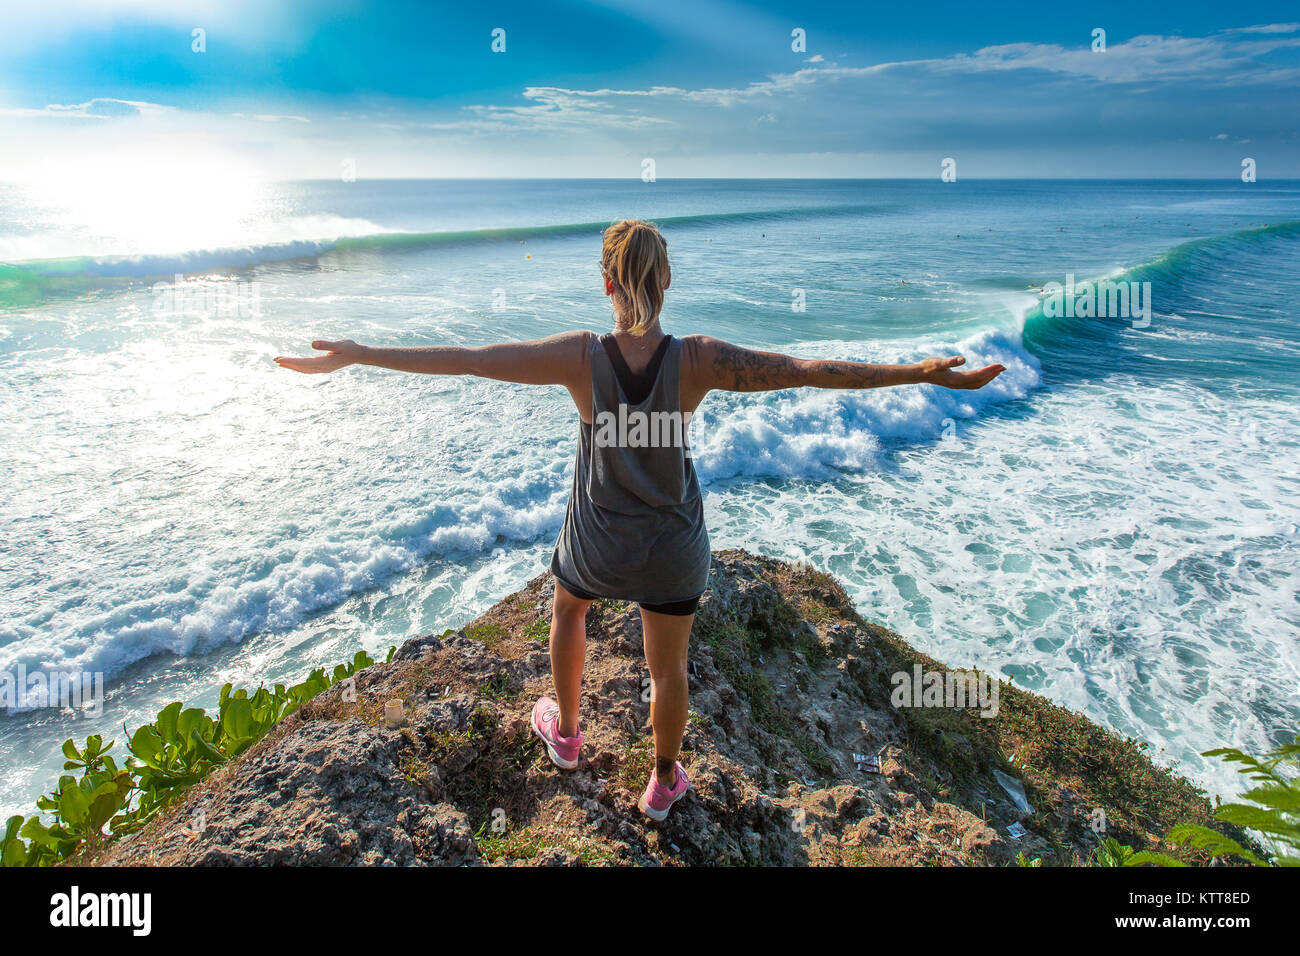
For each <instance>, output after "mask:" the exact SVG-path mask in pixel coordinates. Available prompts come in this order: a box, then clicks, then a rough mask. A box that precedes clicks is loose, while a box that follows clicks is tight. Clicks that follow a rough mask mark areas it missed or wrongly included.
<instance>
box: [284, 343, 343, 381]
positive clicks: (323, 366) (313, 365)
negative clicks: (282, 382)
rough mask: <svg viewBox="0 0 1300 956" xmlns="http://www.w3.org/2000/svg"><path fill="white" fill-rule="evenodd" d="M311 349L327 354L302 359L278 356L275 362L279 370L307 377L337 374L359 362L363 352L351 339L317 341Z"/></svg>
mask: <svg viewBox="0 0 1300 956" xmlns="http://www.w3.org/2000/svg"><path fill="white" fill-rule="evenodd" d="M311 347H312V348H314V349H320V350H321V351H322V352H326V353H327V354H326V355H307V356H303V357H302V358H290V357H288V356H284V355H278V356H276V359H275V361H276V363H277V364H278V365H279V366H280V367H281V368H290V369H293V370H294V371H295V372H303V373H304V374H308V375H318V374H320V373H321V372H337V371H338V370H339V369H341V368H346V367H347V366H349V365H352V364H354V363H356V362H358V361H360V358H361V353H362V352H363V351H364V350H365V346H364V345H358V344H357V343H356V342H353V341H352V340H351V339H344V340H343V341H341V342H324V341H321V340H319V339H318V340H317V341H315V342H313V343H312V344H311Z"/></svg>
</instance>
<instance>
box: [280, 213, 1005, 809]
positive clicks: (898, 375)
mask: <svg viewBox="0 0 1300 956" xmlns="http://www.w3.org/2000/svg"><path fill="white" fill-rule="evenodd" d="M601 272H602V274H603V275H604V279H605V294H606V295H607V296H609V297H610V301H611V304H612V306H613V311H614V331H613V332H612V333H609V334H606V335H602V336H596V335H593V334H592V333H590V332H586V331H579V332H565V333H562V334H560V335H553V336H551V337H550V338H545V339H538V340H536V341H532V342H512V343H503V344H499V345H483V346H478V347H476V348H457V347H451V346H446V347H444V346H432V347H426V348H397V349H387V348H370V347H367V346H363V345H358V344H357V343H355V342H352V341H343V342H313V343H312V348H315V349H321V350H324V351H325V352H326V353H327V354H325V355H318V356H313V357H310V358H277V359H276V361H277V362H278V363H279V364H280V365H282V366H284V367H285V368H290V369H294V370H295V371H299V372H333V371H336V370H338V369H340V368H343V367H344V366H347V365H375V366H379V367H380V368H389V369H395V370H398V371H403V372H424V373H429V374H435V375H478V376H481V377H484V378H493V379H498V380H501V381H506V382H519V383H522V384H525V385H563V386H564V387H565V388H567V389H568V390H569V394H570V395H571V396H572V397H573V403H574V405H576V406H577V409H578V417H579V418H580V419H581V421H582V425H581V428H580V434H579V440H578V455H577V463H576V467H575V469H574V476H573V492H572V494H571V495H570V498H569V507H568V512H567V514H566V515H565V520H564V527H563V528H562V529H561V531H560V536H559V541H558V542H557V544H556V547H555V553H554V555H553V556H552V558H551V573H552V574H554V576H555V602H554V608H553V611H552V614H551V674H552V678H553V680H554V682H555V699H554V700H552V699H551V698H549V697H543V698H541V700H539V701H538V702H537V704H536V705H535V706H534V708H533V713H532V726H533V730H534V731H535V732H536V733H537V735H538V736H539V737H541V738H542V740H543V741H544V742H545V744H546V749H547V752H548V753H549V755H550V757H551V760H552V761H553V762H554V763H555V764H556V765H557V766H559V767H561V768H563V769H566V770H572V769H573V768H575V767H577V766H578V758H579V754H580V753H581V750H582V730H581V728H580V726H579V723H578V704H579V699H580V694H581V686H582V667H583V660H584V657H585V652H586V628H585V618H586V614H587V608H589V607H590V606H591V602H592V601H594V600H596V599H597V598H615V599H619V600H628V601H636V602H637V603H638V604H639V605H640V610H641V623H642V632H643V635H644V642H645V656H646V663H647V664H648V665H649V668H650V680H651V697H650V723H651V727H652V728H653V731H654V746H655V769H654V771H653V772H652V774H651V776H650V780H649V782H648V783H647V785H646V790H645V793H644V795H643V796H642V797H641V800H640V807H641V810H642V811H643V812H644V813H645V814H646V815H647V816H649V817H650V818H651V819H654V820H663V819H664V818H665V817H666V816H667V815H668V810H669V808H670V807H671V806H672V805H673V804H674V803H676V802H677V800H679V799H680V798H681V797H682V795H683V794H685V793H686V791H687V789H688V788H689V786H690V782H689V781H688V779H687V777H686V773H685V771H684V770H683V769H682V765H681V764H680V763H678V762H677V756H678V752H679V750H680V748H681V742H682V734H683V732H684V731H685V728H686V716H687V682H686V656H687V643H688V640H689V638H690V634H691V625H692V624H693V622H694V620H695V609H696V606H697V605H698V604H699V601H700V596H701V595H702V594H703V593H704V589H705V585H706V584H707V582H708V573H709V539H708V534H707V532H706V531H705V528H704V512H703V508H702V504H701V499H700V488H699V482H698V481H697V479H696V475H695V468H694V466H693V465H692V463H691V458H690V453H689V446H688V443H687V442H686V437H685V432H686V425H687V424H688V423H689V417H690V415H691V414H692V413H693V412H694V411H695V410H696V408H698V407H699V404H700V402H701V401H702V400H703V398H704V396H705V395H707V394H708V393H709V392H710V391H712V390H713V389H725V390H728V391H736V392H761V391H770V390H773V389H781V388H800V387H809V388H882V387H885V386H889V385H908V384H913V383H920V382H928V383H930V384H933V385H942V386H944V387H946V388H963V389H964V388H981V387H982V386H984V385H987V384H988V383H989V382H991V381H992V380H993V379H994V378H996V377H997V376H998V375H999V374H1000V373H1001V372H1002V371H1003V367H1002V366H1001V365H990V366H988V367H986V368H983V369H980V370H979V371H975V372H960V371H956V369H957V367H958V366H960V365H962V364H964V362H965V359H963V358H961V357H959V356H953V357H951V358H929V359H926V360H924V361H922V362H919V363H917V364H915V365H871V364H868V363H864V362H840V361H834V360H828V361H823V360H818V359H799V358H792V357H791V356H788V355H781V354H778V353H775V352H756V351H753V350H751V349H746V348H741V347H740V346H736V345H731V344H729V343H727V342H723V341H720V340H718V339H714V338H710V337H708V336H704V335H688V336H686V337H685V338H682V339H678V338H674V337H673V336H669V335H666V334H665V333H664V332H663V330H662V328H660V324H659V312H660V309H661V308H662V306H663V300H664V292H665V291H667V289H668V285H669V280H670V272H669V267H668V245H667V243H666V242H665V241H664V239H663V237H662V236H660V234H659V231H658V230H657V229H656V228H655V227H654V226H653V225H651V224H650V223H646V222H639V221H633V220H624V221H622V222H617V223H615V224H614V225H612V226H610V227H609V229H607V230H606V231H605V235H604V248H603V252H602V255H601Z"/></svg>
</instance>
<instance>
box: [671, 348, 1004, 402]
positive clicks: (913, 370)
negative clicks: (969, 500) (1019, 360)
mask: <svg viewBox="0 0 1300 956" xmlns="http://www.w3.org/2000/svg"><path fill="white" fill-rule="evenodd" d="M687 342H689V343H690V344H691V351H692V352H693V353H694V354H693V359H694V361H693V362H692V363H691V364H692V366H693V372H694V374H693V375H692V376H691V378H692V379H693V380H694V384H695V386H696V388H695V390H696V391H697V392H698V394H699V396H700V397H701V398H702V397H703V396H704V394H705V393H706V392H708V391H711V390H712V389H724V390H726V391H731V392H767V391H773V390H775V389H780V388H885V387H887V386H890V385H914V384H919V383H922V382H926V383H929V384H931V385H942V386H944V387H945V388H962V389H967V388H982V387H984V386H985V385H987V384H988V383H989V382H991V381H993V379H995V378H997V377H998V376H999V375H1001V374H1002V373H1003V372H1004V371H1006V369H1005V368H1004V367H1003V366H1001V365H989V366H986V367H984V368H982V369H978V370H976V371H972V372H958V371H954V369H956V368H957V367H958V366H961V365H964V364H965V363H966V360H965V359H964V358H962V357H961V356H960V355H953V356H950V357H948V358H928V359H923V360H922V361H920V362H916V363H915V364H912V365H873V364H871V363H869V362H843V361H837V360H834V359H801V358H795V357H793V356H790V355H782V354H781V353H780V352H758V351H755V350H753V349H747V348H742V347H741V346H739V345H732V344H731V343H730V342H724V341H722V340H721V339H715V338H710V337H709V336H705V335H698V336H695V335H693V336H690V338H689V339H687Z"/></svg>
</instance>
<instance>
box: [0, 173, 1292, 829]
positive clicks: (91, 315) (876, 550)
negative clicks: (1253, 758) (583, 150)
mask: <svg viewBox="0 0 1300 956" xmlns="http://www.w3.org/2000/svg"><path fill="white" fill-rule="evenodd" d="M625 216H634V217H644V218H653V219H656V220H657V221H659V222H660V223H661V224H662V226H663V228H664V231H665V234H666V236H667V238H668V241H669V246H670V253H671V256H672V260H673V284H672V289H671V291H670V292H669V294H668V298H667V305H666V309H665V314H664V324H665V327H666V328H667V330H668V331H670V332H674V333H677V334H689V333H692V332H705V333H709V334H712V335H716V336H720V337H723V338H728V339H731V340H734V341H737V342H740V343H743V344H747V345H753V346H760V347H769V348H781V349H786V350H789V351H792V352H795V353H797V354H801V355H808V356H827V357H829V356H837V357H842V358H855V359H869V360H877V361H891V362H892V361H906V360H910V359H915V358H919V357H922V356H924V355H927V354H941V353H948V352H955V351H960V352H962V353H963V354H965V355H967V356H968V357H969V359H970V361H971V363H972V364H976V365H978V364H984V363H987V362H994V361H997V362H1001V363H1002V364H1004V365H1006V366H1007V368H1008V371H1007V372H1006V373H1005V374H1004V375H1003V376H1002V377H1001V378H1000V379H998V380H997V381H996V382H995V383H994V385H992V386H990V387H989V388H987V389H985V390H983V391H981V392H979V393H954V392H945V391H941V390H937V389H933V388H931V387H928V386H924V387H916V388H907V389H894V390H885V391H876V392H858V393H847V392H814V391H807V392H797V393H796V392H790V393H772V394H767V395H756V396H739V395H726V394H715V395H713V396H711V397H710V398H709V399H708V400H707V401H706V403H705V406H704V407H703V409H702V415H701V419H700V421H699V423H698V426H697V429H698V431H697V434H696V440H695V446H696V449H697V464H698V466H699V469H700V473H701V476H702V479H703V480H704V482H705V487H706V513H707V515H708V519H709V522H710V528H711V533H712V537H713V541H714V546H715V547H735V546H743V547H746V548H749V549H751V550H756V551H762V552H766V553H770V554H773V555H777V556H780V557H787V558H799V559H804V560H809V561H812V562H814V563H816V564H818V565H819V566H822V567H824V568H827V569H828V570H830V571H833V572H834V573H836V574H837V575H839V576H840V577H841V578H842V579H843V580H844V581H845V582H846V583H847V585H848V587H849V589H850V591H851V593H852V595H853V597H854V599H855V600H856V601H857V602H858V604H859V605H860V607H861V608H862V610H863V613H864V614H865V615H866V616H867V617H869V618H872V619H875V620H878V621H880V622H882V623H884V624H886V625H888V626H890V627H892V628H895V629H896V630H898V631H899V632H900V633H902V634H903V635H905V636H906V637H907V638H908V639H909V640H910V641H912V642H913V643H914V644H915V645H917V646H918V647H920V648H921V649H923V650H925V651H926V652H928V653H931V654H933V655H935V656H937V657H939V658H941V659H943V660H945V661H948V662H951V663H953V664H959V665H978V666H980V667H982V668H986V669H990V670H994V671H997V672H999V673H1001V674H1002V675H1004V676H1006V677H1008V678H1011V679H1013V680H1015V681H1016V682H1017V683H1018V684H1020V685H1021V686H1025V687H1028V688H1030V689H1033V690H1036V691H1040V692H1042V693H1045V694H1047V695H1048V696H1049V697H1051V698H1052V699H1054V700H1057V701H1059V702H1061V703H1063V704H1066V705H1068V706H1070V707H1073V708H1076V709H1078V710H1081V711H1083V712H1084V713H1086V714H1088V715H1089V716H1091V717H1093V718H1094V719H1097V720H1099V721H1100V722H1102V723H1104V724H1106V725H1107V726H1110V727H1112V728H1114V729H1116V730H1117V731H1120V732H1121V733H1124V734H1130V735H1133V736H1136V737H1139V738H1142V739H1144V740H1147V741H1150V742H1151V743H1152V744H1153V749H1154V750H1155V751H1156V755H1157V757H1158V759H1161V760H1163V761H1165V762H1166V763H1176V764H1178V765H1179V766H1180V768H1181V769H1182V770H1183V771H1184V772H1186V773H1188V774H1190V775H1191V776H1192V777H1193V778H1194V779H1196V780H1197V781H1199V782H1200V783H1202V784H1203V785H1205V786H1207V787H1210V788H1211V789H1213V790H1216V791H1218V792H1225V793H1226V792H1229V791H1231V790H1233V789H1236V788H1237V782H1236V780H1235V779H1234V775H1232V774H1229V773H1224V772H1223V771H1222V769H1221V768H1220V767H1218V766H1217V765H1214V764H1211V763H1209V762H1207V761H1204V760H1203V759H1202V758H1200V757H1199V756H1197V753H1198V752H1199V751H1201V750H1205V749H1207V748H1209V747H1211V746H1216V745H1220V744H1225V743H1230V744H1234V745H1238V746H1242V747H1246V748H1256V749H1260V748H1263V747H1265V746H1267V745H1269V744H1270V743H1275V742H1279V741H1281V740H1283V739H1286V738H1289V736H1290V735H1292V734H1293V733H1294V732H1295V727H1296V723H1297V720H1300V653H1298V651H1297V647H1298V642H1297V638H1298V637H1300V603H1298V602H1300V560H1297V551H1298V550H1300V471H1298V468H1297V462H1300V454H1297V451H1298V447H1297V446H1300V438H1298V437H1297V431H1296V428H1295V426H1294V415H1295V408H1296V404H1297V399H1298V398H1300V373H1298V372H1297V368H1298V367H1300V366H1298V365H1297V359H1298V358H1300V354H1298V353H1300V333H1297V328H1296V320H1295V318H1294V305H1293V303H1294V302H1295V300H1296V297H1297V294H1298V293H1300V183H1295V182H1283V183H1271V184H1270V183H1255V184H1249V185H1247V184H1243V183H1239V182H1233V181H1224V182H1044V181H1035V182H1028V183H1013V182H1002V181H985V182H977V181H963V182H960V183H956V184H943V183H939V182H938V181H935V182H906V181H845V182H835V181H758V182H755V181H660V182H657V183H642V182H640V181H631V182H622V181H617V182H615V181H590V182H589V181H556V182H538V181H521V182H513V181H462V182H449V181H420V182H374V183H367V182H356V183H341V182H340V183H289V184H277V185H266V186H248V187H246V188H243V189H242V190H240V191H238V192H233V193H232V192H227V193H226V194H222V195H214V196H207V197H199V198H197V199H192V198H189V197H172V196H155V197H148V196H146V197H108V198H105V197H91V198H89V199H88V198H87V197H85V196H81V197H77V196H71V197H69V196H65V195H62V194H58V193H56V194H51V195H39V194H35V193H32V192H28V191H24V190H21V189H19V188H18V187H0V401H2V402H3V407H4V409H5V415H4V422H5V427H4V430H3V432H2V433H0V448H2V449H3V461H4V480H5V494H4V495H3V496H2V497H0V521H3V526H4V528H5V536H4V540H3V545H2V549H0V671H4V670H8V671H11V672H12V671H14V670H15V669H16V668H17V667H18V666H19V665H22V666H25V667H26V668H27V669H28V670H29V671H31V670H35V669H38V668H45V669H59V670H63V671H78V672H80V671H87V672H101V673H103V674H104V675H105V677H106V678H107V681H108V690H109V694H108V700H107V702H106V704H105V707H104V710H103V713H102V714H101V715H99V716H85V715H75V714H73V713H70V712H64V711H59V710H54V709H49V708H36V709H30V708H29V709H23V708H17V709H14V710H13V711H12V712H10V713H9V714H8V715H7V716H0V763H2V765H3V766H4V768H5V773H4V774H3V779H0V810H2V811H3V812H4V813H6V814H7V813H9V812H14V811H18V810H23V809H28V810H30V806H31V801H32V799H33V798H34V796H35V795H36V794H37V793H39V792H40V790H41V789H42V788H43V787H45V786H46V785H47V784H48V783H49V782H50V781H51V780H52V779H53V777H54V775H56V774H57V772H58V769H59V767H60V766H61V762H62V758H61V756H60V755H59V753H58V745H59V744H60V743H61V741H62V740H63V739H64V738H66V737H68V736H78V737H81V736H84V735H86V734H88V733H94V732H102V733H105V734H107V735H110V736H115V737H116V738H117V739H119V740H121V739H122V733H121V728H122V726H123V725H124V724H126V725H127V726H132V727H133V726H135V725H136V724H137V723H139V722H141V721H143V720H145V719H148V718H149V717H151V716H152V714H153V713H154V712H156V710H157V709H158V708H159V707H160V706H162V704H164V703H166V702H167V701H169V700H172V699H177V698H180V699H185V700H187V701H189V700H193V701H196V702H198V703H201V704H202V703H210V702H211V701H213V700H214V699H215V688H216V687H217V686H219V685H220V684H221V683H222V682H223V681H226V680H233V681H243V682H248V683H257V682H259V681H273V680H280V679H285V678H293V679H297V678H299V677H300V676H301V675H302V674H304V673H305V672H306V671H307V670H308V669H309V668H310V667H312V666H315V665H317V664H322V663H329V664H332V663H335V662H337V661H340V660H343V659H344V658H346V657H348V656H350V655H351V653H352V652H353V651H354V650H355V649H356V648H358V647H365V648H367V649H370V650H372V651H374V650H383V649H386V648H387V647H388V646H389V645H391V644H393V643H397V642H399V641H401V640H402V639H404V638H406V637H409V636H411V635H414V634H417V633H421V632H425V631H429V630H435V629H442V628H444V627H447V626H452V625H456V624H459V623H461V622H464V621H466V620H468V619H470V618H471V617H473V616H474V615H476V614H477V613H479V612H480V611H482V610H483V609H484V608H485V607H487V606H488V605H490V604H491V603H493V602H494V601H495V600H497V599H498V598H500V597H501V596H503V595H504V594H506V593H508V592H509V591H511V590H514V589H516V588H517V587H518V586H519V585H521V584H522V583H523V582H524V581H526V580H527V579H529V578H531V577H532V576H534V575H536V574H538V573H541V571H542V570H543V569H544V565H545V562H546V560H547V559H548V557H549V553H550V549H551V547H552V545H553V542H554V538H555V535H556V533H557V532H558V529H559V525H560V521H561V519H562V517H563V511H564V503H565V495H566V494H567V492H568V488H569V477H568V475H569V468H570V467H571V460H572V455H573V443H574V439H575V429H576V427H577V425H576V421H577V420H576V415H575V413H574V411H573V408H572V405H571V402H569V400H568V398H567V395H566V394H565V393H564V392H563V390H561V389H539V388H526V387H523V386H510V385H502V384H500V383H489V382H481V381H476V380H472V379H456V378H444V379H435V378H428V377H416V376H402V375H399V374H396V373H386V372H383V371H380V370H375V369H349V370H346V371H344V372H342V373H339V374H337V375H334V376H321V377H306V376H298V375H293V374H291V373H289V372H286V371H283V370H281V369H279V368H277V367H276V366H275V365H274V363H273V362H272V361H271V359H272V357H273V356H275V355H278V354H285V353H294V352H303V351H304V350H305V349H306V347H307V343H309V342H310V341H311V340H312V339H313V338H327V339H328V338H343V337H351V338H355V339H358V340H360V341H363V342H368V343H374V344H388V345H422V344H438V343H453V344H462V343H463V344H474V343H479V342H484V341H491V340H500V339H514V338H531V337H536V336H540V335H545V334H548V333H551V332H555V331H558V330H562V329H569V328H575V327H578V328H588V329H593V330H599V329H603V328H605V327H607V326H608V322H609V318H608V305H607V300H606V299H605V297H604V296H603V295H601V294H600V282H599V277H598V272H597V260H598V257H599V236H600V230H601V228H602V226H603V225H604V224H606V223H608V222H609V221H610V220H612V219H615V218H621V217H625ZM178 276H179V278H177V277H178ZM1068 276H1074V277H1075V281H1077V282H1082V281H1084V280H1086V279H1098V278H1102V277H1111V278H1114V279H1122V280H1123V281H1125V282H1136V283H1139V285H1140V284H1141V283H1150V286H1149V289H1150V297H1151V303H1152V309H1151V312H1150V315H1149V316H1147V317H1146V318H1093V317H1087V318H1078V317H1064V316H1062V317H1053V316H1052V315H1050V314H1045V309H1044V300H1043V298H1042V295H1041V289H1042V287H1043V286H1044V284H1046V283H1051V282H1057V283H1062V284H1064V283H1065V282H1066V281H1067V277H1068ZM795 290H802V291H803V295H804V301H805V303H806V308H805V310H804V311H802V312H798V311H792V308H791V304H792V302H793V301H795V298H796V294H795ZM119 746H120V745H119Z"/></svg>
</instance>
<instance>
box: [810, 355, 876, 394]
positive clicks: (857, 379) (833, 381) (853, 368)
mask: <svg viewBox="0 0 1300 956" xmlns="http://www.w3.org/2000/svg"><path fill="white" fill-rule="evenodd" d="M882 371H883V370H882V369H881V368H880V366H878V365H869V364H867V363H865V362H835V361H827V362H818V363H817V372H818V377H819V378H822V379H825V381H824V382H820V383H819V384H821V386H822V388H876V387H877V386H880V385H883V384H885V380H884V375H883V374H882Z"/></svg>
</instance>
